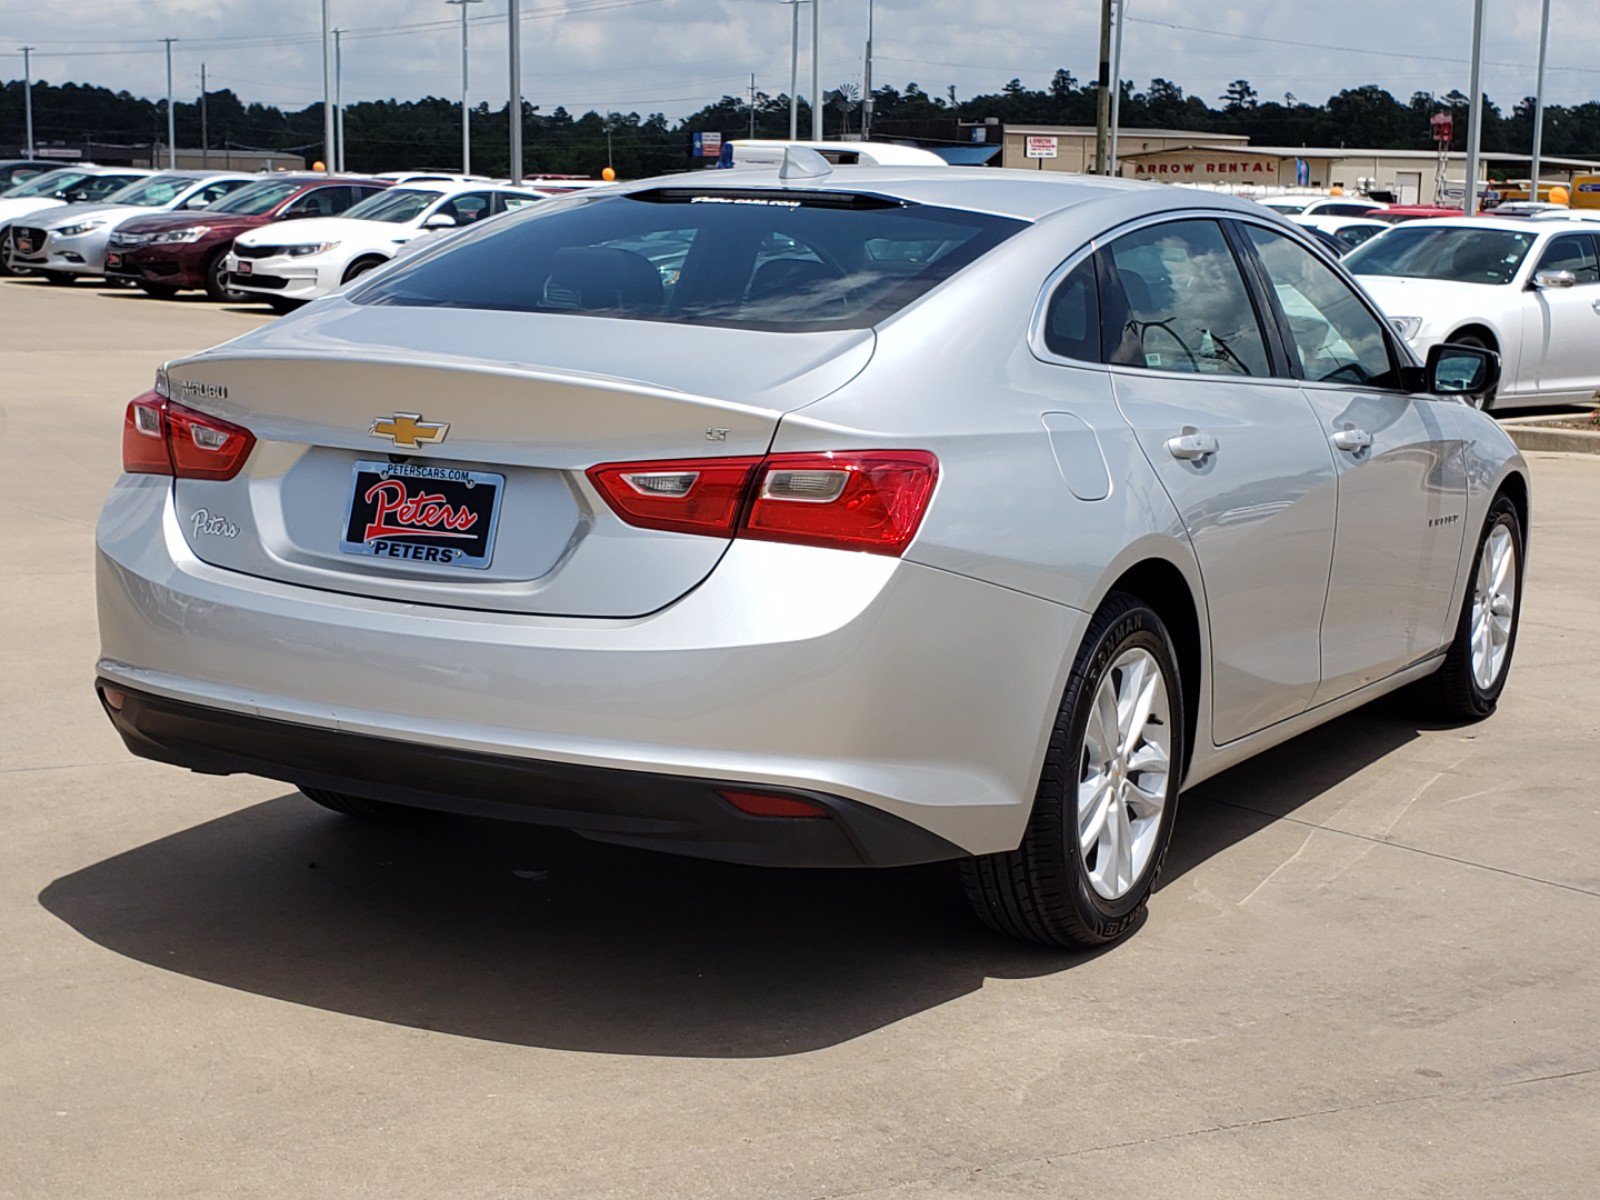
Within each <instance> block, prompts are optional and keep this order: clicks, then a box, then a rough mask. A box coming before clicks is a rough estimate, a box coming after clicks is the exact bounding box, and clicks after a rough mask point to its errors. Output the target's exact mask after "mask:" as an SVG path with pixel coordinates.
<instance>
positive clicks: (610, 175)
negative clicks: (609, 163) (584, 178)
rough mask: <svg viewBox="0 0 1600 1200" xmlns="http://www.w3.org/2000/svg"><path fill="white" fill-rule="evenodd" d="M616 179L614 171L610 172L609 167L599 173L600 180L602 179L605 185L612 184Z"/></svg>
mask: <svg viewBox="0 0 1600 1200" xmlns="http://www.w3.org/2000/svg"><path fill="white" fill-rule="evenodd" d="M616 177H617V173H616V171H614V170H612V169H611V168H610V167H607V168H606V169H605V170H603V171H601V172H600V178H601V179H604V180H605V181H606V182H607V183H610V182H612V181H613V180H614V179H616Z"/></svg>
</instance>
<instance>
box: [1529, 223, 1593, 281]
mask: <svg viewBox="0 0 1600 1200" xmlns="http://www.w3.org/2000/svg"><path fill="white" fill-rule="evenodd" d="M1538 269H1539V270H1541V271H1571V272H1572V274H1573V276H1574V278H1576V279H1577V281H1578V283H1579V284H1585V283H1600V265H1597V264H1596V263H1595V257H1594V241H1593V239H1592V238H1590V237H1589V235H1588V234H1586V233H1567V234H1563V235H1562V236H1560V237H1557V238H1551V239H1550V244H1549V245H1548V246H1546V247H1545V251H1544V253H1543V254H1542V255H1540V257H1539V268H1538Z"/></svg>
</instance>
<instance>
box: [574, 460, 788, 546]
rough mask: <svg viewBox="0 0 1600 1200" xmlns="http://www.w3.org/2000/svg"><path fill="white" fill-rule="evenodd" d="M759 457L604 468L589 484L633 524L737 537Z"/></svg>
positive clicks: (594, 470)
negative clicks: (740, 509) (739, 522)
mask: <svg viewBox="0 0 1600 1200" xmlns="http://www.w3.org/2000/svg"><path fill="white" fill-rule="evenodd" d="M760 461H761V460H760V459H759V458H696V459H684V460H674V461H669V462H638V463H602V464H601V465H600V466H598V467H590V468H589V480H590V482H592V483H593V484H594V486H595V487H596V488H597V489H598V490H599V492H600V494H601V495H602V496H604V497H605V500H606V503H607V504H609V505H611V507H612V508H613V509H615V510H616V514H617V516H619V517H621V518H622V519H623V520H624V521H626V522H627V523H628V524H629V525H639V526H642V527H643V528H645V529H666V530H670V531H671V532H673V533H705V534H711V535H712V536H714V537H732V536H733V531H734V524H735V522H736V521H737V520H738V519H739V506H740V505H741V504H743V502H744V495H745V491H746V490H747V485H748V484H749V482H750V473H751V471H753V470H754V469H755V466H756V464H757V463H759V462H760Z"/></svg>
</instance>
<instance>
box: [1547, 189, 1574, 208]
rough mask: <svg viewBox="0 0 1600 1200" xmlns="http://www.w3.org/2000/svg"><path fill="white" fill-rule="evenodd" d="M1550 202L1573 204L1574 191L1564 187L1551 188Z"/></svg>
mask: <svg viewBox="0 0 1600 1200" xmlns="http://www.w3.org/2000/svg"><path fill="white" fill-rule="evenodd" d="M1550 203H1551V204H1571V203H1572V193H1571V192H1569V191H1567V189H1566V188H1564V187H1553V188H1551V189H1550Z"/></svg>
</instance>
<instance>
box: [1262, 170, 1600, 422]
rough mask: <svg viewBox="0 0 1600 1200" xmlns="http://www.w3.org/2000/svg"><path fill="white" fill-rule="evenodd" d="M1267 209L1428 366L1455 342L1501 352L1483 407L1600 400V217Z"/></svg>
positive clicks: (1508, 209) (1562, 210)
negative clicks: (1293, 228) (1311, 243)
mask: <svg viewBox="0 0 1600 1200" xmlns="http://www.w3.org/2000/svg"><path fill="white" fill-rule="evenodd" d="M1261 203H1263V204H1265V205H1266V206H1267V207H1268V208H1271V209H1273V210H1275V211H1276V212H1278V213H1280V214H1281V215H1283V216H1285V217H1287V218H1288V219H1289V220H1290V221H1293V222H1294V223H1295V224H1297V225H1300V226H1302V227H1303V228H1305V229H1306V231H1307V232H1308V233H1309V234H1310V235H1311V236H1313V237H1314V238H1315V239H1316V240H1317V241H1319V242H1321V243H1322V244H1323V245H1324V246H1325V248H1327V249H1328V250H1329V251H1330V252H1331V253H1333V254H1335V255H1337V256H1339V257H1340V258H1341V259H1342V260H1343V263H1344V266H1345V267H1346V268H1347V269H1348V270H1349V271H1350V272H1351V274H1353V275H1355V276H1356V278H1357V279H1358V280H1360V282H1361V284H1362V286H1363V287H1365V288H1366V290H1367V292H1368V293H1369V294H1370V295H1371V296H1372V297H1373V298H1374V299H1375V300H1377V302H1378V304H1379V305H1380V306H1381V307H1382V308H1383V309H1384V311H1385V312H1387V313H1388V314H1389V318H1390V321H1391V323H1392V324H1393V325H1394V327H1395V329H1396V331H1397V332H1398V333H1399V334H1400V336H1401V337H1403V338H1404V339H1405V340H1406V341H1407V342H1408V343H1409V344H1410V345H1411V347H1412V348H1413V349H1414V350H1416V351H1417V353H1418V355H1419V356H1426V354H1427V352H1428V350H1429V349H1431V348H1432V347H1433V346H1437V345H1443V344H1445V343H1452V344H1456V345H1468V346H1478V347H1482V348H1484V349H1488V350H1493V351H1496V352H1497V353H1498V354H1499V355H1500V358H1501V364H1502V374H1501V379H1500V383H1499V386H1498V387H1497V388H1494V389H1491V390H1490V391H1487V392H1485V393H1483V394H1482V395H1480V396H1478V397H1476V401H1477V403H1479V404H1481V405H1484V406H1493V407H1495V408H1500V409H1505V408H1512V407H1518V406H1528V405H1543V404H1581V403H1586V402H1588V401H1591V400H1595V399H1597V398H1600V212H1596V211H1590V210H1579V209H1569V208H1566V207H1563V206H1557V205H1553V204H1544V203H1520V204H1519V203H1512V204H1506V205H1502V206H1501V207H1500V208H1498V209H1495V210H1492V211H1490V212H1486V213H1483V214H1480V215H1478V216H1476V217H1467V216H1465V215H1464V214H1463V213H1462V212H1461V210H1459V209H1448V208H1435V207H1430V206H1419V205H1386V204H1380V203H1378V202H1376V201H1373V200H1368V199H1365V198H1363V197H1359V196H1326V197H1319V196H1310V195H1301V196H1293V195H1290V196H1269V197H1266V198H1264V199H1263V200H1262V201H1261ZM1450 214H1454V215H1450ZM1286 307H1288V304H1287V302H1286ZM1290 316H1291V319H1293V313H1292V311H1291V313H1290Z"/></svg>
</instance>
